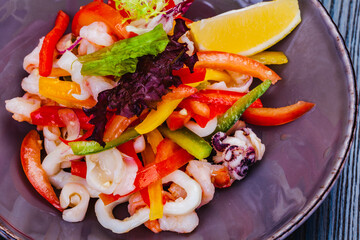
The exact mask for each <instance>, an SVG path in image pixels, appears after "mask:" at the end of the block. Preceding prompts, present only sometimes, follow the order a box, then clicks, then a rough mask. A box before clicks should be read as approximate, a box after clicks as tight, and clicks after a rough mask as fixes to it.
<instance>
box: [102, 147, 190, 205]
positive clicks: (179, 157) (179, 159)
mask: <svg viewBox="0 0 360 240" xmlns="http://www.w3.org/2000/svg"><path fill="white" fill-rule="evenodd" d="M192 159H194V157H193V156H192V155H190V154H189V153H188V152H187V151H186V150H184V149H180V150H177V151H175V152H174V153H173V154H172V155H171V156H170V157H168V158H167V159H165V160H164V161H161V162H155V163H153V164H150V165H148V166H146V167H145V168H143V169H141V170H140V171H138V173H137V176H136V178H135V181H134V185H135V189H134V190H133V191H131V192H129V193H128V194H127V195H129V194H132V193H134V192H137V191H140V190H141V189H144V188H146V187H147V186H149V185H150V184H152V183H154V182H156V181H157V180H160V179H162V178H164V177H166V176H167V175H169V174H170V173H172V172H174V171H175V170H177V169H179V168H181V167H182V166H184V165H185V164H186V163H188V162H189V161H190V160H192ZM99 197H100V198H101V200H102V201H103V202H104V204H105V205H107V204H109V203H112V202H114V201H116V200H118V199H119V198H120V197H123V196H120V195H111V194H109V195H107V194H100V195H99Z"/></svg>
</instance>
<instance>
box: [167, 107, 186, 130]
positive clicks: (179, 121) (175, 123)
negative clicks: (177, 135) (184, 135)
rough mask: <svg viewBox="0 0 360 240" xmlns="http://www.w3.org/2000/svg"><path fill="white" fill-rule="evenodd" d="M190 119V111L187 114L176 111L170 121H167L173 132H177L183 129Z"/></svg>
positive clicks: (169, 118)
mask: <svg viewBox="0 0 360 240" xmlns="http://www.w3.org/2000/svg"><path fill="white" fill-rule="evenodd" d="M190 119H191V114H190V113H189V112H188V111H186V114H182V113H181V111H174V112H173V113H172V114H171V115H170V116H169V117H168V119H166V124H167V126H168V127H169V129H170V130H171V131H175V130H177V129H180V128H182V127H183V126H184V125H185V123H187V122H188V121H190Z"/></svg>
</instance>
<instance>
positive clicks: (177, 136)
mask: <svg viewBox="0 0 360 240" xmlns="http://www.w3.org/2000/svg"><path fill="white" fill-rule="evenodd" d="M158 130H159V131H160V132H161V133H162V134H163V135H164V136H165V137H167V138H170V139H171V140H172V141H174V142H175V143H176V144H178V145H179V146H180V147H182V148H183V149H185V150H186V151H187V152H188V153H190V154H191V155H193V156H194V157H196V158H197V159H203V158H207V157H209V156H210V154H211V151H212V147H211V146H210V144H209V143H208V142H206V141H205V140H204V139H203V138H201V137H199V136H198V135H196V134H195V133H193V132H191V131H190V130H188V129H187V128H181V129H178V130H175V131H171V130H170V129H169V128H168V127H167V126H165V125H162V126H160V127H158Z"/></svg>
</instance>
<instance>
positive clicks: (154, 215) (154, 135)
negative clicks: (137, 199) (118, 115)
mask: <svg viewBox="0 0 360 240" xmlns="http://www.w3.org/2000/svg"><path fill="white" fill-rule="evenodd" d="M146 137H147V141H148V143H149V144H150V146H151V148H152V150H153V152H154V153H155V154H157V147H158V146H159V144H160V142H161V141H162V140H163V139H164V138H163V136H162V135H161V133H160V132H159V130H157V129H155V130H153V131H151V132H149V133H148V134H146ZM145 151H146V149H145ZM155 162H159V161H158V160H157V155H156V157H155ZM162 190H163V187H162V181H161V180H158V181H156V182H154V183H152V184H150V185H149V186H148V193H149V199H150V200H149V201H150V220H155V219H159V218H162V216H163V202H162V199H163V198H162Z"/></svg>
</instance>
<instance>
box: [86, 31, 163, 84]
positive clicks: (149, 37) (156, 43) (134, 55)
mask: <svg viewBox="0 0 360 240" xmlns="http://www.w3.org/2000/svg"><path fill="white" fill-rule="evenodd" d="M168 43H169V39H168V37H167V34H166V32H165V31H164V29H163V27H162V24H159V25H157V26H156V27H155V28H154V29H153V30H152V31H150V32H147V33H145V34H142V35H139V36H136V37H132V38H128V39H124V40H121V41H118V42H116V43H114V44H113V45H111V46H109V47H106V48H103V49H100V50H99V51H97V52H94V53H92V54H88V55H84V56H81V57H79V61H80V62H81V63H82V64H83V66H82V69H81V74H82V75H84V76H86V75H87V76H89V75H91V76H108V75H113V76H116V77H121V76H122V75H124V74H125V73H134V72H135V70H136V65H137V63H138V58H139V57H142V56H145V55H154V56H156V55H158V54H159V53H161V52H163V51H164V50H165V48H166V46H167V45H168Z"/></svg>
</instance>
